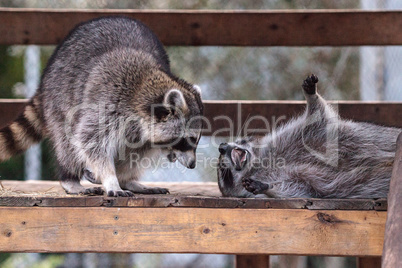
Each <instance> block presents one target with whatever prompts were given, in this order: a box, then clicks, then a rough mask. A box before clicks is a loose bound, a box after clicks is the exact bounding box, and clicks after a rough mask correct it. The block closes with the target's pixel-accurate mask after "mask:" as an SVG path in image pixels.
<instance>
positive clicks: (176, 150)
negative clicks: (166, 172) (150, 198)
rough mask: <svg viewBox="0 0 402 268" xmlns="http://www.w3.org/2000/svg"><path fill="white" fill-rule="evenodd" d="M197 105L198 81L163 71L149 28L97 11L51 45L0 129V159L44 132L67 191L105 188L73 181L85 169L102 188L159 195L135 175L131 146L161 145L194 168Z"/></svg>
mask: <svg viewBox="0 0 402 268" xmlns="http://www.w3.org/2000/svg"><path fill="white" fill-rule="evenodd" d="M202 112H203V105H202V102H201V98H200V92H199V88H198V87H197V86H193V85H191V84H189V83H187V82H185V81H183V80H180V79H178V78H177V77H175V76H174V75H173V74H172V73H171V71H170V66H169V60H168V56H167V54H166V52H165V50H164V48H163V45H162V44H161V42H160V41H159V40H158V38H157V37H156V36H155V34H154V33H152V32H151V30H150V29H148V28H147V27H146V26H145V25H143V24H142V23H140V22H138V21H135V20H132V19H128V18H123V17H108V18H101V19H96V20H92V21H89V22H86V23H84V24H82V25H79V26H77V27H76V28H75V29H74V30H73V31H72V32H71V33H70V34H69V35H68V37H67V38H66V39H65V40H64V41H63V42H62V43H61V44H60V45H59V46H58V47H57V49H56V51H55V52H54V53H53V55H52V57H51V59H50V60H49V63H48V65H47V67H46V69H45V71H44V74H43V76H42V80H41V83H40V87H39V90H38V92H37V94H36V95H35V96H34V97H33V98H32V99H31V100H30V102H29V103H28V105H27V106H26V107H25V110H24V112H23V114H21V115H20V116H19V117H18V119H16V120H15V121H14V122H13V123H11V124H10V125H9V126H7V127H5V128H3V129H1V130H0V160H6V159H8V158H9V157H11V156H13V155H15V154H17V153H20V152H23V151H24V150H26V149H27V148H28V147H30V146H31V145H32V144H34V143H37V142H39V141H40V140H41V139H42V138H44V137H47V138H49V139H50V140H51V141H52V143H53V145H54V150H55V152H56V157H57V162H58V164H59V171H60V180H61V185H62V186H63V188H64V189H65V190H66V192H67V193H70V194H79V193H86V194H103V189H102V188H100V187H94V188H89V189H85V188H84V187H83V186H82V185H81V184H80V179H81V178H82V177H83V175H84V170H85V169H88V170H89V171H90V172H91V173H90V174H91V177H92V181H93V182H95V183H101V184H102V185H103V187H104V189H105V190H106V192H107V195H108V196H132V195H133V194H132V193H133V192H134V193H149V194H152V193H167V192H168V191H167V189H164V188H147V187H145V186H143V185H141V184H139V183H138V182H136V181H137V179H138V178H139V176H140V174H141V167H140V166H139V165H138V163H133V161H130V154H133V153H134V154H136V158H138V157H139V158H141V157H144V156H148V155H150V154H151V153H154V152H158V151H160V150H162V151H164V152H165V155H166V156H168V158H169V160H170V161H175V160H176V159H177V160H178V161H179V162H180V163H181V164H183V165H184V166H186V167H188V168H194V166H195V162H196V159H195V150H196V146H197V144H198V140H199V137H200V129H201V121H200V119H199V118H198V117H199V116H200V115H202ZM197 118H198V119H197ZM155 147H158V148H156V149H155Z"/></svg>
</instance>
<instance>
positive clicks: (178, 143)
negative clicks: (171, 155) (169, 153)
mask: <svg viewBox="0 0 402 268" xmlns="http://www.w3.org/2000/svg"><path fill="white" fill-rule="evenodd" d="M155 145H158V146H160V147H162V148H164V147H170V148H172V149H173V150H177V151H182V152H186V151H190V150H194V149H196V148H197V139H196V138H193V137H190V138H178V139H171V140H168V141H163V142H157V143H155Z"/></svg>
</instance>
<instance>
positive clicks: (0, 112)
mask: <svg viewBox="0 0 402 268" xmlns="http://www.w3.org/2000/svg"><path fill="white" fill-rule="evenodd" d="M26 103H27V100H25V99H0V128H1V127H3V126H5V125H7V124H8V123H10V122H11V121H12V120H14V119H16V118H17V116H18V115H19V114H20V113H22V111H23V109H24V107H25V104H26Z"/></svg>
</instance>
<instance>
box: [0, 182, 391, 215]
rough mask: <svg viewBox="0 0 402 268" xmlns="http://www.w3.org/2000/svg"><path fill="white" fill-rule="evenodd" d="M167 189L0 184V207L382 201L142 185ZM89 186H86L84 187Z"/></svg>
mask: <svg viewBox="0 0 402 268" xmlns="http://www.w3.org/2000/svg"><path fill="white" fill-rule="evenodd" d="M145 184H146V185H149V186H158V187H167V188H169V190H170V193H171V194H170V195H136V196H135V197H134V198H121V197H106V196H74V195H67V194H66V193H65V192H64V190H63V189H62V188H61V187H60V185H59V183H58V182H55V181H53V182H52V181H28V182H22V181H2V185H3V186H4V188H5V189H8V192H7V191H3V192H1V191H0V206H6V207H17V206H19V207H33V206H39V207H154V208H156V207H159V208H164V207H194V208H242V209H249V208H254V209H310V210H323V209H325V210H335V209H336V210H377V211H382V210H386V208H387V200H385V199H377V200H374V199H317V198H310V199H309V198H285V199H275V198H258V199H256V198H227V197H221V194H220V192H219V190H218V185H217V184H216V183H190V182H185V183H145ZM85 186H90V184H85Z"/></svg>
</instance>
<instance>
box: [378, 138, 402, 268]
mask: <svg viewBox="0 0 402 268" xmlns="http://www.w3.org/2000/svg"><path fill="white" fill-rule="evenodd" d="M389 189H390V190H389V194H388V198H389V207H388V208H389V214H388V218H387V225H386V231H385V242H384V252H383V260H382V267H383V268H392V267H402V256H401V252H402V206H401V201H402V133H401V134H399V137H398V140H397V152H396V155H395V162H394V168H393V170H392V177H391V184H390V187H389Z"/></svg>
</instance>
